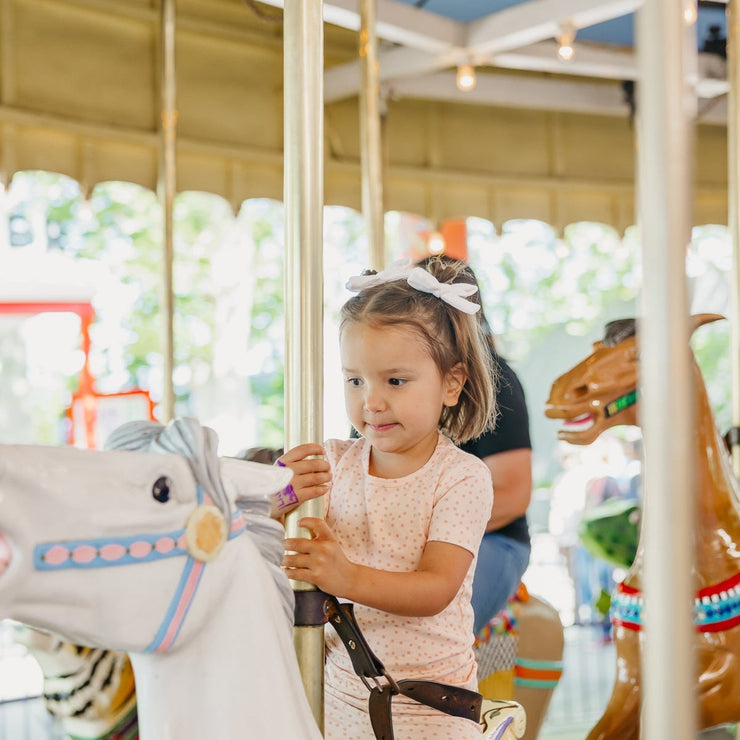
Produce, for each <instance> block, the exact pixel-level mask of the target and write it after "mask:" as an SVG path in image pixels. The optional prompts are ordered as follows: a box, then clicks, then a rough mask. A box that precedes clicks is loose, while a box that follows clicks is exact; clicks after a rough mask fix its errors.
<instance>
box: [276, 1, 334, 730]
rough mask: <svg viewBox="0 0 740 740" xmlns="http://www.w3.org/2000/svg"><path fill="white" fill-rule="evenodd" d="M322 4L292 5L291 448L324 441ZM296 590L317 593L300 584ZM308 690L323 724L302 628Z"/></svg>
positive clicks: (287, 62)
mask: <svg viewBox="0 0 740 740" xmlns="http://www.w3.org/2000/svg"><path fill="white" fill-rule="evenodd" d="M322 5H323V4H322V2H321V0H286V1H285V9H284V39H283V44H284V52H283V55H284V119H285V122H284V127H285V130H284V140H285V142H284V146H285V180H284V200H285V409H286V414H285V446H286V449H287V448H290V447H293V446H295V445H296V444H300V443H303V442H322V441H323V377H324V363H323V341H322V339H323V304H324V300H323V292H324V291H323V260H322V251H323V207H324V202H323V196H324V177H323V156H324V148H323V130H324V126H323V115H324V111H323V103H324V83H323V71H324V70H323V67H324V63H323V62H324V59H323V53H324V28H323V18H322V11H323V7H322ZM302 516H316V517H321V516H323V501H322V500H321V499H314V500H313V501H309V502H307V503H306V504H303V505H302V506H300V507H299V508H298V509H297V511H296V512H295V513H293V514H291V515H290V516H288V518H287V522H286V529H287V534H288V536H289V537H297V536H298V537H306V536H308V532H307V531H306V530H304V529H302V528H300V527H298V525H297V524H296V522H297V520H298V519H300V518H301V517H302ZM294 586H295V588H296V589H297V590H304V589H313V588H314V587H313V586H310V585H309V584H305V583H294ZM294 640H295V647H296V652H297V655H298V662H299V664H300V667H301V675H302V677H303V685H304V687H305V689H306V694H307V696H308V701H309V704H310V705H311V708H312V710H313V714H314V717H315V718H316V722H317V723H318V725H319V727H320V728H323V726H324V628H323V626H310V627H296V629H295V634H294Z"/></svg>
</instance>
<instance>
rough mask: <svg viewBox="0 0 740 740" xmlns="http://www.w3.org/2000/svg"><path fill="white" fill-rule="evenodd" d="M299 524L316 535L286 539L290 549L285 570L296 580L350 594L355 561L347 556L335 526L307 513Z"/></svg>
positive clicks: (339, 593) (285, 561) (343, 594)
mask: <svg viewBox="0 0 740 740" xmlns="http://www.w3.org/2000/svg"><path fill="white" fill-rule="evenodd" d="M298 526H299V527H305V528H306V529H308V530H310V531H311V535H312V537H311V539H307V538H305V537H292V538H287V539H286V540H285V542H284V547H285V550H286V551H290V552H289V553H288V554H286V555H285V556H284V557H283V567H284V568H285V574H286V575H287V576H288V578H292V579H293V580H294V581H305V582H306V583H312V584H313V585H314V586H318V588H320V589H321V590H322V591H325V592H326V593H328V594H333V595H334V596H345V597H346V596H348V595H349V589H350V588H351V587H352V583H353V577H354V576H353V569H354V568H355V565H354V564H353V563H352V562H350V561H349V560H347V557H346V555H345V554H344V551H343V550H342V548H341V547H340V545H339V543H338V542H337V539H336V537H335V536H334V532H332V530H331V527H329V525H328V524H327V523H326V522H325V521H324V520H323V519H317V518H315V517H303V519H301V520H299V522H298Z"/></svg>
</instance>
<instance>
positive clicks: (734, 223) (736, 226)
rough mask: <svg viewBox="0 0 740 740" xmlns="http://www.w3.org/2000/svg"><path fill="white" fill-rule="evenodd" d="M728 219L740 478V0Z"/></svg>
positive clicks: (732, 48) (730, 111)
mask: <svg viewBox="0 0 740 740" xmlns="http://www.w3.org/2000/svg"><path fill="white" fill-rule="evenodd" d="M727 79H728V81H729V83H730V91H729V94H728V98H727V219H728V224H729V226H730V236H731V238H732V277H731V279H730V301H731V307H732V314H731V316H730V317H729V318H730V362H731V365H732V431H731V434H730V439H731V443H732V447H731V449H732V469H733V471H734V473H735V475H736V476H737V477H740V200H739V199H740V149H739V146H740V132H739V131H738V126H739V125H740V101H739V100H738V95H739V94H740V89H738V85H740V27H739V26H738V15H737V0H730V2H729V3H728V4H727Z"/></svg>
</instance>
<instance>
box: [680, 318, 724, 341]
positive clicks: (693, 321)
mask: <svg viewBox="0 0 740 740" xmlns="http://www.w3.org/2000/svg"><path fill="white" fill-rule="evenodd" d="M724 318H726V317H725V316H722V314H719V313H696V314H694V315H693V316H691V318H690V324H689V326H690V327H691V332H690V334H689V336H691V335H692V334H693V333H694V332H695V331H696V330H697V329H698V328H699V327H700V326H704V324H711V323H712V322H713V321H719V320H720V319H724Z"/></svg>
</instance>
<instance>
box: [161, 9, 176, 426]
mask: <svg viewBox="0 0 740 740" xmlns="http://www.w3.org/2000/svg"><path fill="white" fill-rule="evenodd" d="M160 11H161V15H160V69H159V82H160V97H161V101H160V105H161V119H160V127H159V172H158V182H157V194H158V197H159V202H160V204H161V207H162V235H163V257H162V321H163V327H162V403H161V407H160V408H161V411H160V421H161V422H163V423H165V424H166V423H167V422H168V421H170V420H171V419H172V418H173V417H174V414H175V389H174V384H173V373H174V369H175V360H174V354H175V352H174V344H175V343H174V331H173V324H174V294H173V287H172V263H173V259H174V248H173V239H172V210H173V205H174V202H175V188H176V172H175V140H176V136H177V108H176V107H175V0H161V7H160Z"/></svg>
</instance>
